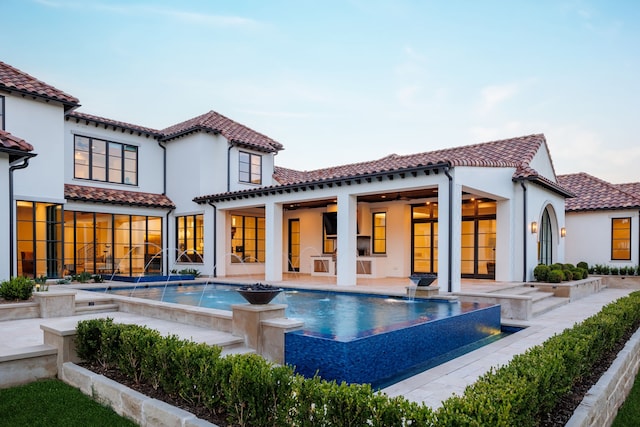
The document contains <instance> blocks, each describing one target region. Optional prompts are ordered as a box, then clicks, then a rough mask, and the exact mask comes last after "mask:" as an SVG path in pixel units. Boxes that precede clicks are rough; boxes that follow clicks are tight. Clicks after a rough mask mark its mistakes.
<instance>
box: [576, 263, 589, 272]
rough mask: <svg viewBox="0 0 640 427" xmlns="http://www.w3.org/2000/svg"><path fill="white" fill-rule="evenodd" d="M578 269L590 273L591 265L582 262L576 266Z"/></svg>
mask: <svg viewBox="0 0 640 427" xmlns="http://www.w3.org/2000/svg"><path fill="white" fill-rule="evenodd" d="M576 267H578V268H584V269H585V270H587V271H589V264H587V263H586V262H584V261H580V262H579V263H578V264H577V265H576Z"/></svg>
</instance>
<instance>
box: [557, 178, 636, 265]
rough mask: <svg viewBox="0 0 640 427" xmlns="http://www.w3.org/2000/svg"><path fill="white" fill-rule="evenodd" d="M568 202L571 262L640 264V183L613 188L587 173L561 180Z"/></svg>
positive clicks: (568, 238)
mask: <svg viewBox="0 0 640 427" xmlns="http://www.w3.org/2000/svg"><path fill="white" fill-rule="evenodd" d="M558 182H559V183H560V184H561V185H562V186H564V187H565V188H567V189H569V190H570V191H571V192H572V193H574V194H575V197H574V198H571V199H567V201H566V208H565V210H566V219H565V220H566V224H567V233H568V235H567V238H566V241H567V244H566V254H567V256H566V258H567V262H570V263H572V264H577V263H578V262H580V261H584V262H587V263H588V264H589V265H591V266H593V265H595V264H601V265H609V266H612V267H635V266H637V265H639V264H640V232H638V230H640V219H639V212H640V183H627V184H611V183H609V182H606V181H604V180H602V179H600V178H596V177H595V176H592V175H589V174H587V173H577V174H569V175H560V176H558Z"/></svg>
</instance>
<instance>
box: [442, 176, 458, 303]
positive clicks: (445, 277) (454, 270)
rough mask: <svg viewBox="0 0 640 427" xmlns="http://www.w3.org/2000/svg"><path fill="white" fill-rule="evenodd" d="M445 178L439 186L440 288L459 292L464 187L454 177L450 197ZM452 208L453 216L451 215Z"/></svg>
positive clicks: (445, 290) (447, 182) (447, 181)
mask: <svg viewBox="0 0 640 427" xmlns="http://www.w3.org/2000/svg"><path fill="white" fill-rule="evenodd" d="M445 178H446V179H445V180H444V181H442V182H440V184H438V287H439V288H440V292H448V291H449V290H451V292H459V291H460V289H461V287H460V250H461V249H460V244H461V237H460V233H461V231H462V187H461V186H460V185H457V184H456V183H455V177H454V180H453V182H452V186H451V187H452V190H453V194H451V195H450V194H449V180H448V178H447V177H446V176H445ZM449 198H451V201H450V200H449ZM450 202H451V204H450ZM450 208H451V214H450V213H449V209H450ZM449 230H451V232H449ZM450 248H451V250H450ZM449 258H451V259H449ZM449 281H450V282H451V283H449ZM449 286H451V289H449Z"/></svg>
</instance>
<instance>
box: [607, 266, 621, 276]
mask: <svg viewBox="0 0 640 427" xmlns="http://www.w3.org/2000/svg"><path fill="white" fill-rule="evenodd" d="M609 271H610V274H611V275H612V276H617V275H618V273H619V272H620V269H619V268H618V267H611V269H610V270H609Z"/></svg>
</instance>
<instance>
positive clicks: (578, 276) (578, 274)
mask: <svg viewBox="0 0 640 427" xmlns="http://www.w3.org/2000/svg"><path fill="white" fill-rule="evenodd" d="M582 272H583V269H582V268H574V269H573V270H571V274H572V275H573V280H582V279H583V278H584V276H583V273H582Z"/></svg>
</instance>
